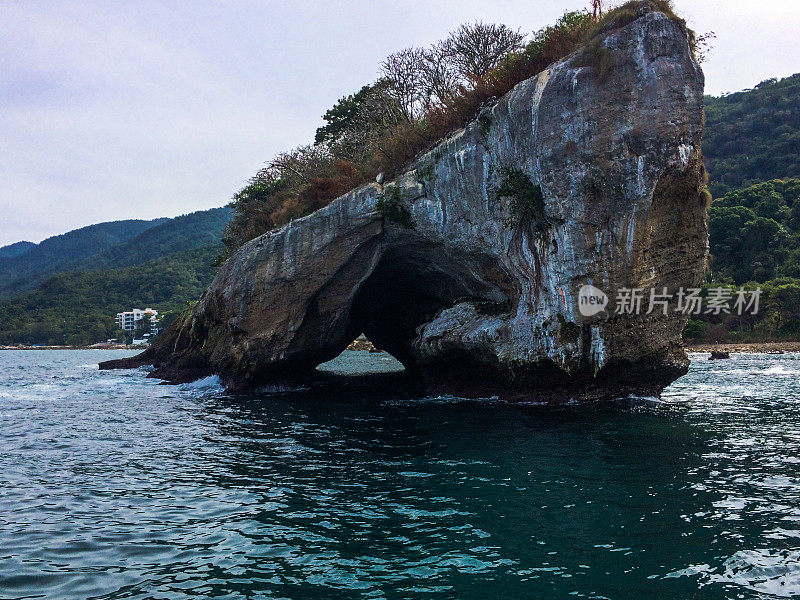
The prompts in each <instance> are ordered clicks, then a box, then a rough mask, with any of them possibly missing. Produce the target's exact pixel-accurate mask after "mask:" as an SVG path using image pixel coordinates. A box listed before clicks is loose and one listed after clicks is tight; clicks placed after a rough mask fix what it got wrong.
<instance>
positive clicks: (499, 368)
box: [103, 5, 707, 393]
mask: <svg viewBox="0 0 800 600" xmlns="http://www.w3.org/2000/svg"><path fill="white" fill-rule="evenodd" d="M643 6H644V5H643ZM603 44H604V46H605V48H606V49H607V51H608V52H609V53H610V56H611V57H612V60H613V63H612V66H611V68H610V69H608V70H607V72H605V73H604V74H603V75H602V76H601V74H600V73H599V72H598V71H597V70H596V69H595V68H593V67H592V66H591V60H588V59H587V57H586V56H585V54H584V53H585V52H588V50H584V51H579V52H578V53H576V54H575V55H572V56H570V57H568V58H567V59H565V60H564V61H562V62H559V63H556V64H554V65H552V66H551V67H550V68H548V69H547V70H546V71H544V72H542V73H541V74H539V75H538V76H537V77H534V78H532V79H529V80H527V81H524V82H522V83H521V84H519V85H518V86H517V87H516V88H515V89H514V90H512V91H511V92H510V93H509V94H507V95H506V96H504V97H503V98H502V99H501V100H499V101H498V102H497V103H496V104H495V105H493V106H491V107H488V108H487V109H485V110H484V111H483V112H482V113H481V115H480V116H479V117H478V119H476V120H475V122H473V123H472V124H471V125H469V126H468V127H467V128H465V129H464V130H461V131H459V132H457V133H456V134H454V135H452V136H451V137H450V138H448V139H446V140H444V141H442V142H441V143H440V144H439V145H438V146H436V147H435V148H434V149H433V150H431V151H430V152H428V153H427V154H425V155H423V156H421V157H419V158H418V159H417V160H416V161H415V163H414V164H412V165H411V168H410V169H409V170H408V171H406V172H405V173H404V174H403V175H402V176H400V177H399V178H396V179H394V180H391V181H385V182H383V184H382V185H381V184H378V183H373V184H371V185H367V186H364V187H362V188H359V189H357V190H354V191H352V192H350V193H348V194H346V195H344V196H342V197H340V198H338V199H337V200H335V201H334V202H333V203H331V204H330V205H329V206H327V207H325V208H323V209H321V210H319V211H317V212H315V213H313V214H312V215H309V216H307V217H305V218H303V219H299V220H296V221H294V222H292V223H290V224H288V225H286V226H285V227H283V228H282V229H280V230H277V231H274V232H270V233H267V234H265V235H263V236H261V237H259V238H256V239H255V240H253V241H251V242H249V243H248V244H246V245H244V246H243V247H242V248H241V249H240V250H239V251H238V252H237V253H236V254H235V255H234V256H233V257H231V258H230V259H229V260H228V261H227V263H226V264H225V265H224V266H223V267H222V268H221V270H220V272H219V274H218V275H217V277H216V278H215V280H214V282H213V283H212V284H211V286H210V287H209V289H208V290H207V291H206V292H205V294H204V295H203V297H202V298H201V300H200V302H199V303H198V305H197V307H196V308H195V309H194V311H193V313H192V314H190V315H187V316H186V317H185V318H184V319H182V320H181V321H180V322H178V323H176V324H174V325H173V326H172V327H171V328H170V329H169V330H168V331H166V332H165V333H164V334H163V335H162V336H161V338H160V339H159V340H158V341H157V343H156V344H155V346H154V347H152V348H151V349H149V350H147V351H146V352H145V353H143V354H142V355H140V356H138V357H134V358H133V359H128V360H123V361H111V362H110V363H104V365H103V367H104V368H113V367H129V366H136V365H139V364H154V365H155V370H154V371H153V373H152V374H153V375H154V376H156V377H161V378H165V379H168V380H171V381H185V380H189V379H193V378H196V377H199V376H203V375H207V374H211V373H218V374H220V375H221V377H222V379H223V381H224V382H225V383H226V384H227V385H228V386H230V387H231V388H241V387H246V386H252V385H259V384H263V383H273V382H285V381H294V380H297V379H298V378H303V377H305V376H307V375H308V374H309V373H310V372H312V371H313V369H314V368H315V367H316V365H318V364H319V363H321V362H324V361H326V360H329V359H331V358H333V357H335V356H336V355H337V354H339V353H340V352H341V351H342V350H344V348H345V347H346V346H347V345H348V344H349V343H350V342H351V341H352V340H353V339H355V338H356V337H357V336H358V335H359V334H361V333H362V332H363V333H365V334H366V335H367V337H368V338H369V339H370V340H371V341H372V342H373V343H374V344H375V345H376V346H377V347H379V348H381V349H384V350H386V351H388V352H390V353H391V354H393V355H394V356H395V357H397V358H398V359H399V360H400V361H401V362H403V364H404V365H405V366H406V367H407V368H408V369H409V370H411V371H413V372H415V373H418V374H419V376H420V377H421V378H422V379H423V380H425V381H428V382H430V383H432V384H436V385H439V386H441V387H444V388H446V389H452V390H453V391H466V392H475V393H479V392H483V391H484V390H486V391H490V390H516V391H526V392H529V391H536V392H537V393H542V392H544V391H550V392H553V391H554V390H561V389H562V388H564V387H569V388H571V389H572V390H575V391H583V392H586V393H595V392H597V391H598V390H612V391H614V392H617V393H618V392H620V391H625V390H631V391H639V392H645V393H657V392H659V391H660V390H661V389H662V388H663V387H664V386H665V385H666V384H668V383H669V382H671V381H672V380H674V379H675V378H676V377H678V376H679V375H681V374H682V373H684V372H685V370H686V367H687V365H688V361H687V358H686V355H685V353H684V351H683V350H682V348H681V344H680V341H681V338H680V336H681V331H682V329H683V326H684V324H685V321H686V318H685V317H684V316H682V315H680V314H677V313H675V312H673V311H670V312H669V313H668V314H667V315H666V316H665V315H663V314H662V313H661V312H660V311H655V312H654V313H652V314H650V315H645V314H642V315H628V314H625V315H615V314H613V313H614V310H613V309H614V306H613V293H614V292H615V291H617V290H619V289H621V288H646V289H648V290H649V289H650V288H654V287H655V288H658V289H659V290H660V289H661V288H663V287H667V288H669V289H670V290H676V289H677V288H679V287H682V286H683V287H689V286H693V285H696V284H698V283H699V281H700V279H701V277H702V274H703V271H704V266H705V256H706V251H707V224H706V208H707V207H706V200H705V196H704V194H703V193H702V189H703V186H704V184H705V173H704V171H703V166H702V164H703V163H702V158H701V154H700V142H701V135H702V111H703V103H702V100H703V75H702V72H701V70H700V69H699V67H698V65H697V64H696V63H695V61H694V60H693V58H692V54H691V51H690V49H689V44H688V39H687V34H686V31H685V28H684V27H682V26H681V25H680V24H677V23H675V22H674V21H672V20H670V19H669V18H668V17H667V16H666V15H664V14H662V13H660V12H658V11H655V10H646V9H643V10H642V11H641V16H640V17H639V18H638V19H637V20H636V21H634V22H633V23H630V24H629V25H627V26H625V27H623V28H621V29H618V30H616V31H613V32H611V33H609V34H608V36H607V37H606V38H605V40H604V42H603ZM586 64H589V66H581V65H586ZM379 209H382V210H379ZM585 284H591V285H594V286H596V287H597V288H600V289H602V290H604V291H606V292H607V293H609V295H612V300H611V302H612V305H611V306H610V307H609V309H610V310H609V311H607V312H604V313H601V314H600V315H598V316H596V317H593V318H588V317H584V316H582V315H581V314H580V312H579V310H578V290H579V289H580V288H581V286H583V285H585ZM645 304H646V299H645Z"/></svg>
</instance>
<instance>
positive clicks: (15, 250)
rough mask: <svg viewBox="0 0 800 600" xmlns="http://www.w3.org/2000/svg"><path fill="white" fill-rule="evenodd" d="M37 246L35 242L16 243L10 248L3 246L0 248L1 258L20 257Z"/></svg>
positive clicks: (10, 245) (9, 246)
mask: <svg viewBox="0 0 800 600" xmlns="http://www.w3.org/2000/svg"><path fill="white" fill-rule="evenodd" d="M34 246H36V244H34V243H33V242H16V243H14V244H9V245H8V246H3V247H2V248H0V258H8V257H12V256H19V255H20V254H22V253H23V252H27V251H28V250H30V249H31V248H33V247H34Z"/></svg>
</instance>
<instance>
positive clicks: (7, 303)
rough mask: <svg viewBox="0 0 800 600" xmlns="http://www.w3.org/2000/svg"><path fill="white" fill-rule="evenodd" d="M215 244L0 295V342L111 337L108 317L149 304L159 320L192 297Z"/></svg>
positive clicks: (206, 277) (208, 271) (210, 266)
mask: <svg viewBox="0 0 800 600" xmlns="http://www.w3.org/2000/svg"><path fill="white" fill-rule="evenodd" d="M221 249H222V246H221V245H220V244H216V245H208V246H204V247H202V248H193V249H191V250H185V251H183V252H178V253H175V254H172V255H170V256H167V257H164V258H159V259H156V260H153V261H149V262H146V263H144V264H141V265H137V266H133V267H127V268H123V269H114V270H104V271H75V272H70V273H61V274H58V275H55V276H53V277H51V278H50V279H48V280H47V281H46V282H45V283H43V284H42V285H41V286H40V287H39V289H37V290H36V291H34V292H29V293H27V294H25V295H23V296H20V297H17V298H13V299H0V314H2V315H3V319H2V320H0V344H14V343H25V344H46V345H59V344H76V345H79V344H91V343H94V342H98V341H102V340H106V339H109V338H113V337H116V336H117V335H118V333H119V332H118V331H117V328H116V325H115V324H114V316H115V315H116V313H117V312H119V311H122V310H129V309H131V308H133V307H138V308H145V307H152V308H155V309H157V310H159V312H160V313H161V315H162V316H164V317H165V321H164V322H165V323H166V322H168V321H169V319H170V318H171V317H173V316H174V315H175V314H176V313H178V312H180V311H181V310H183V309H184V308H185V307H186V305H187V302H190V301H193V300H196V299H197V298H199V297H200V294H202V293H203V290H205V288H206V287H207V286H208V284H209V282H210V281H211V279H212V278H213V276H214V271H215V267H214V259H215V257H216V256H217V255H218V254H219V252H220V250H221Z"/></svg>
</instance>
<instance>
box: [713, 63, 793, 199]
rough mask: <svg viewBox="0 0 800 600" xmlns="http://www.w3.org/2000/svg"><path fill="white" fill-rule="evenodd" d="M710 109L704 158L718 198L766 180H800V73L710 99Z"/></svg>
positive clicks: (714, 192)
mask: <svg viewBox="0 0 800 600" xmlns="http://www.w3.org/2000/svg"><path fill="white" fill-rule="evenodd" d="M705 105H706V126H705V133H704V137H703V154H704V155H705V157H706V166H707V167H708V171H709V175H710V181H709V190H710V191H711V193H712V195H713V196H714V197H715V198H718V197H721V196H724V195H725V194H727V193H728V192H730V191H732V190H734V189H737V188H740V187H742V186H747V185H752V184H754V183H758V182H761V181H769V180H771V179H783V178H785V177H800V73H798V74H796V75H792V76H791V77H786V78H785V79H781V80H777V79H768V80H767V81H764V82H762V83H760V84H758V85H757V86H756V87H755V88H753V89H752V90H746V91H743V92H738V93H736V94H729V95H727V96H721V97H711V96H707V97H706V99H705Z"/></svg>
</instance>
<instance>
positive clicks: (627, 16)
mask: <svg viewBox="0 0 800 600" xmlns="http://www.w3.org/2000/svg"><path fill="white" fill-rule="evenodd" d="M649 4H650V5H651V6H653V7H654V8H656V9H658V10H661V11H662V12H664V13H666V14H667V15H668V16H670V18H673V19H675V20H677V21H680V22H681V23H682V24H683V21H681V20H679V19H678V17H677V16H675V14H674V12H673V10H672V6H671V2H670V1H669V0H649ZM641 5H642V0H631V1H630V2H626V3H624V4H623V5H621V6H619V7H617V8H615V9H613V10H611V11H609V12H608V13H606V14H605V15H600V14H597V11H595V13H590V12H588V11H580V12H568V13H565V14H564V15H563V16H562V17H561V18H560V19H559V20H558V21H557V22H556V23H555V24H554V25H550V26H548V27H545V28H543V29H540V30H539V31H537V32H535V33H534V34H532V35H531V36H530V39H529V41H527V42H525V36H523V35H522V34H521V33H520V32H518V31H514V30H512V29H509V28H508V27H506V26H504V25H491V24H485V23H474V24H469V25H462V26H461V27H460V28H458V29H457V30H456V31H454V32H452V33H451V34H450V35H449V36H448V37H447V38H446V39H445V40H442V41H440V42H438V43H436V44H434V45H433V46H431V47H430V48H427V49H420V48H407V49H405V50H401V51H399V52H397V53H395V54H392V55H391V56H389V57H388V58H387V59H386V60H385V61H384V62H383V63H382V65H381V77H380V78H379V79H378V80H377V81H376V82H374V83H372V84H370V85H366V86H364V87H363V88H361V89H360V90H359V91H358V92H356V93H354V94H352V95H349V96H346V97H344V98H342V99H340V100H339V101H338V102H337V103H336V104H335V105H334V106H333V107H332V108H331V109H329V110H328V111H327V112H326V113H325V115H324V116H323V119H324V120H325V123H326V124H325V125H324V126H322V127H320V128H319V129H318V130H317V134H316V138H315V141H314V144H312V145H305V146H300V147H298V148H296V149H294V150H291V151H289V152H284V153H281V154H279V155H278V156H277V157H275V158H274V159H273V160H272V161H270V162H269V163H268V165H267V166H266V167H265V168H264V169H262V170H260V171H259V172H258V173H256V175H255V176H254V177H253V178H252V179H251V180H250V181H249V182H248V184H247V185H246V186H245V187H244V188H243V189H241V190H240V191H239V192H237V193H236V195H234V197H233V201H232V206H233V207H234V209H235V210H236V214H235V216H234V218H233V220H232V221H231V223H230V225H229V227H228V230H227V232H226V235H225V245H226V247H227V250H228V253H231V252H233V251H234V250H235V249H237V248H238V247H239V246H241V245H242V244H243V243H245V242H247V241H249V240H251V239H253V238H254V237H257V236H258V235H260V234H262V233H264V232H266V231H269V230H271V229H274V228H276V227H279V226H280V225H283V224H284V223H287V222H288V221H290V220H291V219H294V218H299V217H301V216H304V215H306V214H309V213H311V212H313V211H315V210H317V209H319V208H321V207H322V206H325V205H326V204H328V203H329V202H330V201H331V200H333V199H334V198H336V197H338V196H340V195H342V194H344V193H346V192H347V191H349V190H351V189H353V188H355V187H357V186H359V185H361V184H363V183H366V182H368V181H370V180H372V179H373V178H374V177H375V176H376V175H377V174H378V173H380V172H383V173H386V174H387V175H391V174H393V173H396V172H398V171H399V170H401V169H402V168H403V167H404V166H405V165H407V164H408V163H409V161H411V160H412V159H413V158H414V157H415V156H417V155H418V154H419V153H421V152H423V151H425V150H426V149H428V148H430V147H431V146H433V145H434V144H435V143H436V142H438V141H439V140H441V139H442V138H444V137H445V136H446V135H448V134H449V133H451V132H452V131H454V130H456V129H458V128H460V127H463V126H464V125H466V124H467V123H469V122H470V121H471V120H473V119H474V118H476V117H477V115H478V113H479V112H480V109H481V108H482V107H483V106H484V105H485V104H487V103H489V102H492V101H494V100H496V99H497V98H500V97H501V96H503V95H504V94H506V93H507V92H508V91H510V90H511V89H512V88H513V87H514V86H515V85H516V84H517V83H519V82H521V81H524V80H525V79H528V78H530V77H533V76H534V75H536V74H537V73H539V72H541V71H542V70H544V69H545V68H546V67H547V66H548V65H550V64H552V63H554V62H556V61H558V60H560V59H562V58H564V57H565V56H567V55H569V54H570V53H572V52H574V51H576V50H577V49H578V48H580V47H581V46H583V45H586V44H587V43H589V42H591V41H592V40H593V39H595V38H596V37H597V36H600V35H605V34H607V33H608V32H610V31H612V30H614V29H617V28H620V27H623V26H624V25H627V24H628V23H630V22H631V21H633V20H635V19H636V18H637V17H638V15H639V9H640V7H641ZM690 40H691V41H692V43H693V46H695V47H696V49H697V50H696V51H697V52H698V54H699V53H700V49H701V47H702V43H703V40H702V38H696V37H695V36H694V34H693V33H691V32H690ZM595 46H596V48H595ZM600 47H601V44H596V45H593V46H590V47H589V48H587V51H586V52H585V56H582V58H581V60H582V61H583V64H585V65H586V66H590V67H593V68H595V70H596V71H597V73H598V76H600V77H602V76H604V74H605V72H606V71H607V70H608V68H609V63H608V60H607V58H608V57H606V56H605V54H604V53H603V52H602V51H601V48H600Z"/></svg>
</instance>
